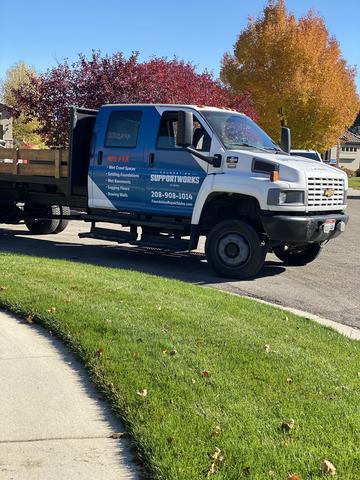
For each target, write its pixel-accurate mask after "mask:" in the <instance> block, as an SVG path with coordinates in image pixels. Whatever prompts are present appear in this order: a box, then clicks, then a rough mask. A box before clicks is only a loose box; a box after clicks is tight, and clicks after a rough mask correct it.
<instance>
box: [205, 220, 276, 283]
mask: <svg viewBox="0 0 360 480" xmlns="http://www.w3.org/2000/svg"><path fill="white" fill-rule="evenodd" d="M266 253H267V248H266V246H265V245H264V243H263V242H262V240H261V238H260V236H259V234H258V233H257V232H256V230H255V229H254V228H253V227H252V226H251V225H249V224H247V223H245V222H243V221H240V220H225V221H223V222H221V223H218V224H217V225H215V227H214V228H213V229H212V230H211V231H210V233H209V235H208V237H207V239H206V244H205V254H206V257H207V260H208V262H209V264H210V265H211V267H212V268H213V269H214V270H215V272H217V273H218V274H220V275H221V276H224V277H229V278H238V279H241V278H249V277H254V276H255V275H256V274H257V273H258V271H259V270H260V269H261V267H262V266H263V265H264V261H265V256H266Z"/></svg>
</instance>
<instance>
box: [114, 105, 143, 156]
mask: <svg viewBox="0 0 360 480" xmlns="http://www.w3.org/2000/svg"><path fill="white" fill-rule="evenodd" d="M141 115H142V112H139V111H135V110H133V111H131V110H119V111H115V112H112V114H111V115H110V120H109V124H108V128H107V132H106V139H105V147H118V148H135V147H136V144H137V138H138V134H139V128H140V123H141Z"/></svg>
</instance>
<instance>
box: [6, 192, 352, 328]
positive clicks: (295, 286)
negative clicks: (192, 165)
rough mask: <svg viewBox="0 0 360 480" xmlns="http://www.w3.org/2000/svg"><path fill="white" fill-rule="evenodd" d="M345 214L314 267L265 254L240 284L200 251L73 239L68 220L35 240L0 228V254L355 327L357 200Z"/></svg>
mask: <svg viewBox="0 0 360 480" xmlns="http://www.w3.org/2000/svg"><path fill="white" fill-rule="evenodd" d="M348 213H349V214H350V222H349V224H348V228H347V230H346V232H345V233H344V234H343V235H342V236H340V237H339V238H338V239H336V240H334V241H332V242H330V243H329V244H328V245H326V247H325V248H324V251H323V252H322V254H321V255H320V257H319V258H318V259H317V260H316V261H315V262H314V263H312V264H309V265H307V266H305V267H285V266H284V265H283V263H282V262H281V261H280V260H278V259H277V258H276V257H275V256H274V255H268V256H267V261H266V263H265V266H264V268H263V269H262V270H261V272H260V273H259V274H258V276H257V277H256V278H255V279H254V280H246V281H244V280H243V281H234V280H228V281H226V280H224V279H221V278H218V277H216V276H215V275H214V274H213V273H212V272H211V270H210V268H209V267H208V265H207V263H206V260H205V258H204V255H203V253H202V251H201V249H200V250H199V251H198V252H195V253H193V254H190V255H186V254H167V253H163V254H159V252H157V251H151V250H147V249H142V248H139V247H130V246H121V247H120V246H117V245H115V244H111V243H109V242H105V241H100V240H92V239H79V238H78V233H79V232H84V231H88V230H89V225H87V224H85V223H80V222H72V223H71V225H70V226H69V227H68V229H67V230H65V232H63V233H62V234H60V235H47V236H39V237H35V236H31V235H28V233H27V230H26V228H25V227H23V226H16V227H9V226H5V225H0V252H1V251H8V252H17V253H23V254H31V255H38V256H44V257H49V258H65V259H69V260H72V261H76V262H83V263H91V264H97V265H105V266H109V267H113V268H125V269H131V270H139V271H142V272H148V273H152V274H156V275H161V276H167V277H171V278H177V279H180V280H184V281H187V282H191V283H196V284H200V285H206V286H211V287H215V288H219V289H221V290H225V291H230V292H233V293H237V294H240V295H249V296H252V297H256V298H261V299H263V300H267V301H270V302H274V303H277V304H280V305H283V306H288V307H292V308H296V309H301V310H305V311H308V312H310V313H313V314H316V315H319V316H321V317H325V318H328V319H330V320H333V321H335V322H338V323H342V324H346V325H350V326H353V327H356V328H359V329H360V295H359V288H360V252H359V249H360V198H357V199H352V200H349V207H348Z"/></svg>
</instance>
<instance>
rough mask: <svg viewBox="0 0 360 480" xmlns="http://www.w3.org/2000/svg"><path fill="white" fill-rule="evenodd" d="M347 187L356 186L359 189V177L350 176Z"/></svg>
mask: <svg viewBox="0 0 360 480" xmlns="http://www.w3.org/2000/svg"><path fill="white" fill-rule="evenodd" d="M349 187H350V188H356V189H357V190H360V177H350V178H349Z"/></svg>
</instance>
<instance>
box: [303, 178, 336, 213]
mask: <svg viewBox="0 0 360 480" xmlns="http://www.w3.org/2000/svg"><path fill="white" fill-rule="evenodd" d="M344 193H345V192H344V180H343V179H342V178H321V177H311V178H309V179H308V205H309V207H331V206H334V205H344V202H345V199H344Z"/></svg>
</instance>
